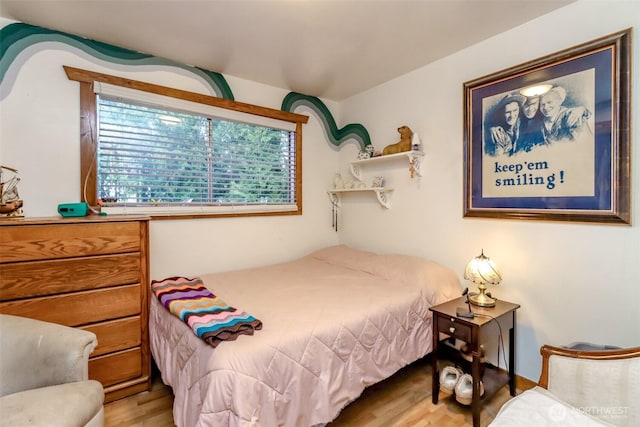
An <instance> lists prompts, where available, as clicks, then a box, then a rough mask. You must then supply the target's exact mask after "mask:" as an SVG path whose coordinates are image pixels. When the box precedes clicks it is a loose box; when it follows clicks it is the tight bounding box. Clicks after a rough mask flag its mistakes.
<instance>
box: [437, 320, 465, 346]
mask: <svg viewBox="0 0 640 427" xmlns="http://www.w3.org/2000/svg"><path fill="white" fill-rule="evenodd" d="M438 331H439V332H442V333H443V334H447V335H449V336H452V337H454V338H457V339H459V340H461V341H464V342H471V326H469V325H465V324H464V323H462V322H460V321H458V320H457V319H455V318H451V317H448V316H438Z"/></svg>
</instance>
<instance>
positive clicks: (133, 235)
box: [0, 216, 151, 402]
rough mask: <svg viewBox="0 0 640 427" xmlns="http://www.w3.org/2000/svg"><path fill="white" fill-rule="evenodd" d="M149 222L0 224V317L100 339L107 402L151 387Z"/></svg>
mask: <svg viewBox="0 0 640 427" xmlns="http://www.w3.org/2000/svg"><path fill="white" fill-rule="evenodd" d="M148 269H149V267H148V218H146V217H130V216H109V217H108V218H106V217H99V216H89V217H83V218H63V219H59V218H37V219H24V220H5V221H0V313H4V314H12V315H17V316H23V317H30V318H34V319H38V320H43V321H47V322H52V323H58V324H62V325H66V326H73V327H77V328H80V329H84V330H87V331H91V332H93V333H95V334H96V336H97V338H98V346H97V347H96V349H95V350H94V351H93V353H91V357H90V359H89V378H90V379H95V380H98V381H100V382H101V383H102V385H103V386H104V389H105V402H110V401H113V400H117V399H120V398H122V397H125V396H129V395H132V394H135V393H139V392H141V391H145V390H148V389H149V387H150V370H151V362H150V353H149V338H148V330H147V324H148V312H149V309H148V277H149V272H148Z"/></svg>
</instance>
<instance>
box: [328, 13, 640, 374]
mask: <svg viewBox="0 0 640 427" xmlns="http://www.w3.org/2000/svg"><path fill="white" fill-rule="evenodd" d="M628 27H634V34H633V36H634V38H635V39H636V40H635V45H634V47H633V57H634V64H633V69H634V71H635V75H634V77H633V89H634V92H636V93H634V94H633V109H632V110H633V116H632V123H633V126H632V129H633V130H632V132H633V133H632V156H633V159H632V170H633V174H632V176H633V177H632V191H633V195H632V203H633V204H632V212H633V218H632V221H633V226H632V227H627V226H612V225H585V224H576V223H552V222H527V221H507V220H489V219H463V218H462V210H463V206H462V202H463V193H462V192H463V182H462V180H463V125H462V123H463V105H462V100H463V97H462V94H463V83H464V82H466V81H470V80H473V79H476V78H478V77H482V76H484V75H487V74H491V73H494V72H497V71H500V70H503V69H506V68H509V67H511V66H515V65H518V64H521V63H523V62H527V61H529V60H532V59H535V58H538V57H541V56H544V55H547V54H550V53H553V52H556V51H559V50H562V49H565V48H569V47H572V46H575V45H577V44H580V43H583V42H586V41H589V40H593V39H596V38H599V37H601V36H604V35H607V34H610V33H613V32H616V31H619V30H622V29H625V28H628ZM639 28H640V2H638V1H633V2H629V1H622V2H604V1H603V2H591V1H580V2H577V3H573V4H571V5H569V6H566V7H564V8H562V9H560V10H558V11H556V12H553V13H551V14H549V15H546V16H543V17H541V18H539V19H536V20H534V21H531V22H529V23H527V24H525V25H522V26H520V27H517V28H515V29H513V30H511V31H508V32H506V33H503V34H500V35H498V36H496V37H493V38H491V39H489V40H486V41H484V42H482V43H479V44H477V45H475V46H471V47H469V48H467V49H465V50H462V51H459V52H457V53H456V54H454V55H451V56H449V57H447V58H445V59H443V60H441V61H438V62H436V63H434V64H432V65H429V66H426V67H424V68H421V69H419V70H416V71H414V72H412V73H410V74H408V75H405V76H402V77H400V78H397V79H395V80H393V81H390V82H387V83H385V84H383V85H381V86H379V87H377V88H374V89H372V90H370V91H368V92H365V93H363V94H360V95H358V96H355V97H353V98H351V99H349V100H347V101H345V102H343V103H342V104H341V109H342V110H341V111H342V114H343V115H342V116H341V118H342V119H343V121H344V122H351V121H354V122H362V123H363V124H364V126H365V127H366V128H367V129H368V130H369V132H370V134H371V137H372V141H373V143H374V145H375V146H376V148H377V149H381V148H382V147H384V146H385V145H387V144H390V143H393V142H395V141H397V140H398V134H397V133H396V128H397V127H398V126H401V125H403V124H407V125H409V126H410V127H411V128H412V129H413V130H414V131H416V132H418V133H419V134H420V135H421V137H422V141H423V145H424V150H425V151H426V157H425V161H424V165H423V171H424V177H422V178H420V179H414V180H410V179H409V177H408V173H407V170H406V168H405V167H404V166H402V167H400V166H398V165H394V166H384V167H380V168H378V167H375V168H372V169H371V172H372V173H378V172H379V173H381V174H383V175H384V176H385V177H387V178H388V180H387V181H388V185H390V186H393V187H394V188H396V190H395V191H394V193H393V196H392V207H391V209H390V210H385V209H383V208H381V207H380V206H379V205H377V204H376V203H375V202H374V201H373V200H372V199H367V198H366V197H364V196H363V197H353V198H351V199H350V200H349V201H346V200H345V201H344V202H343V208H342V210H341V216H342V224H341V227H342V228H341V232H340V239H341V242H342V243H345V244H350V245H353V246H355V247H360V248H367V249H371V250H375V251H381V252H382V251H385V252H387V251H388V252H402V253H408V254H414V255H420V256H425V257H427V258H431V259H434V260H437V261H439V262H441V263H443V264H445V265H447V266H449V267H451V268H453V269H455V270H456V271H457V272H458V274H459V276H460V279H461V281H463V279H462V271H463V269H464V266H465V265H466V263H467V262H468V261H469V260H470V259H471V258H472V257H474V256H475V255H478V254H479V252H480V250H481V249H482V248H484V251H485V254H487V255H488V256H490V257H492V258H493V259H494V260H495V261H496V262H497V263H498V265H499V267H500V268H501V270H502V273H503V276H504V281H503V282H502V284H500V285H499V286H498V287H496V288H493V289H491V291H492V292H493V294H494V295H495V296H498V297H499V298H501V299H505V300H508V301H512V302H517V303H519V304H521V306H522V308H521V309H520V310H519V311H518V326H517V332H518V340H517V361H516V369H517V372H518V374H519V375H522V376H525V377H527V378H529V379H532V380H537V379H538V376H539V372H540V369H539V368H540V362H539V351H538V350H539V347H540V346H541V345H542V344H545V343H549V344H554V345H565V344H568V343H571V342H574V341H588V342H593V343H608V344H613V345H618V346H634V345H635V346H637V345H640V290H639V289H640V287H639V286H638V284H639V283H640V282H639V280H638V277H640V228H639V226H640V224H638V222H639V221H640V216H639V215H638V211H640V201H639V200H640V197H639V195H640V192H639V189H640V175H639V174H638V173H637V170H638V166H640V165H639V161H638V159H639V158H640V154H639V153H640V150H638V149H637V142H638V140H639V138H638V136H639V132H638V128H639V127H638V123H640V113H639V112H640V102H639V101H638V99H639V97H638V96H637V89H638V80H639V75H640V73H638V72H637V70H639V69H640V67H638V58H639V57H640V48H639V46H640V44H639V43H638V42H637V35H638V32H637V31H638V29H639ZM461 31H463V29H461ZM634 143H635V144H634ZM633 145H635V146H633ZM355 156H356V151H355V150H343V151H342V152H341V159H342V164H343V168H342V169H343V170H344V169H345V167H346V166H344V165H345V163H346V162H347V161H349V160H353V159H355ZM463 285H464V286H467V285H472V284H471V283H469V282H466V283H465V282H464V281H463ZM471 289H473V287H472V288H471ZM493 354H494V357H495V351H493ZM494 363H495V359H494Z"/></svg>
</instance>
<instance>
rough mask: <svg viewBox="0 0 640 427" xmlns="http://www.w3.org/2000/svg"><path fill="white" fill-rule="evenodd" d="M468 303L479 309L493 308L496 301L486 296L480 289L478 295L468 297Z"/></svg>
mask: <svg viewBox="0 0 640 427" xmlns="http://www.w3.org/2000/svg"><path fill="white" fill-rule="evenodd" d="M469 302H470V303H471V304H473V305H477V306H479V307H495V305H496V300H495V299H493V298H491V297H489V296H487V294H485V293H484V289H481V290H480V293H479V294H473V295H469Z"/></svg>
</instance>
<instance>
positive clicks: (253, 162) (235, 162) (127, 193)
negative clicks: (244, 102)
mask: <svg viewBox="0 0 640 427" xmlns="http://www.w3.org/2000/svg"><path fill="white" fill-rule="evenodd" d="M97 110H98V121H97V123H98V152H97V186H98V189H97V190H98V197H99V198H101V199H102V201H103V204H104V205H105V206H118V205H132V206H145V205H147V206H188V205H191V206H194V205H200V206H220V205H235V204H240V205H250V204H291V203H295V202H296V200H295V199H296V188H295V186H296V180H297V179H298V178H299V177H297V176H296V170H297V169H296V153H295V150H296V143H295V142H296V136H295V132H293V131H288V130H281V129H274V128H269V127H265V126H261V125H255V124H248V123H241V122H236V121H232V120H226V119H219V118H214V117H207V116H204V115H201V114H194V113H189V112H182V111H173V110H170V109H164V108H159V107H156V106H149V105H143V104H136V103H134V102H129V101H128V100H122V99H112V98H110V97H108V96H99V97H98V107H97Z"/></svg>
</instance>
